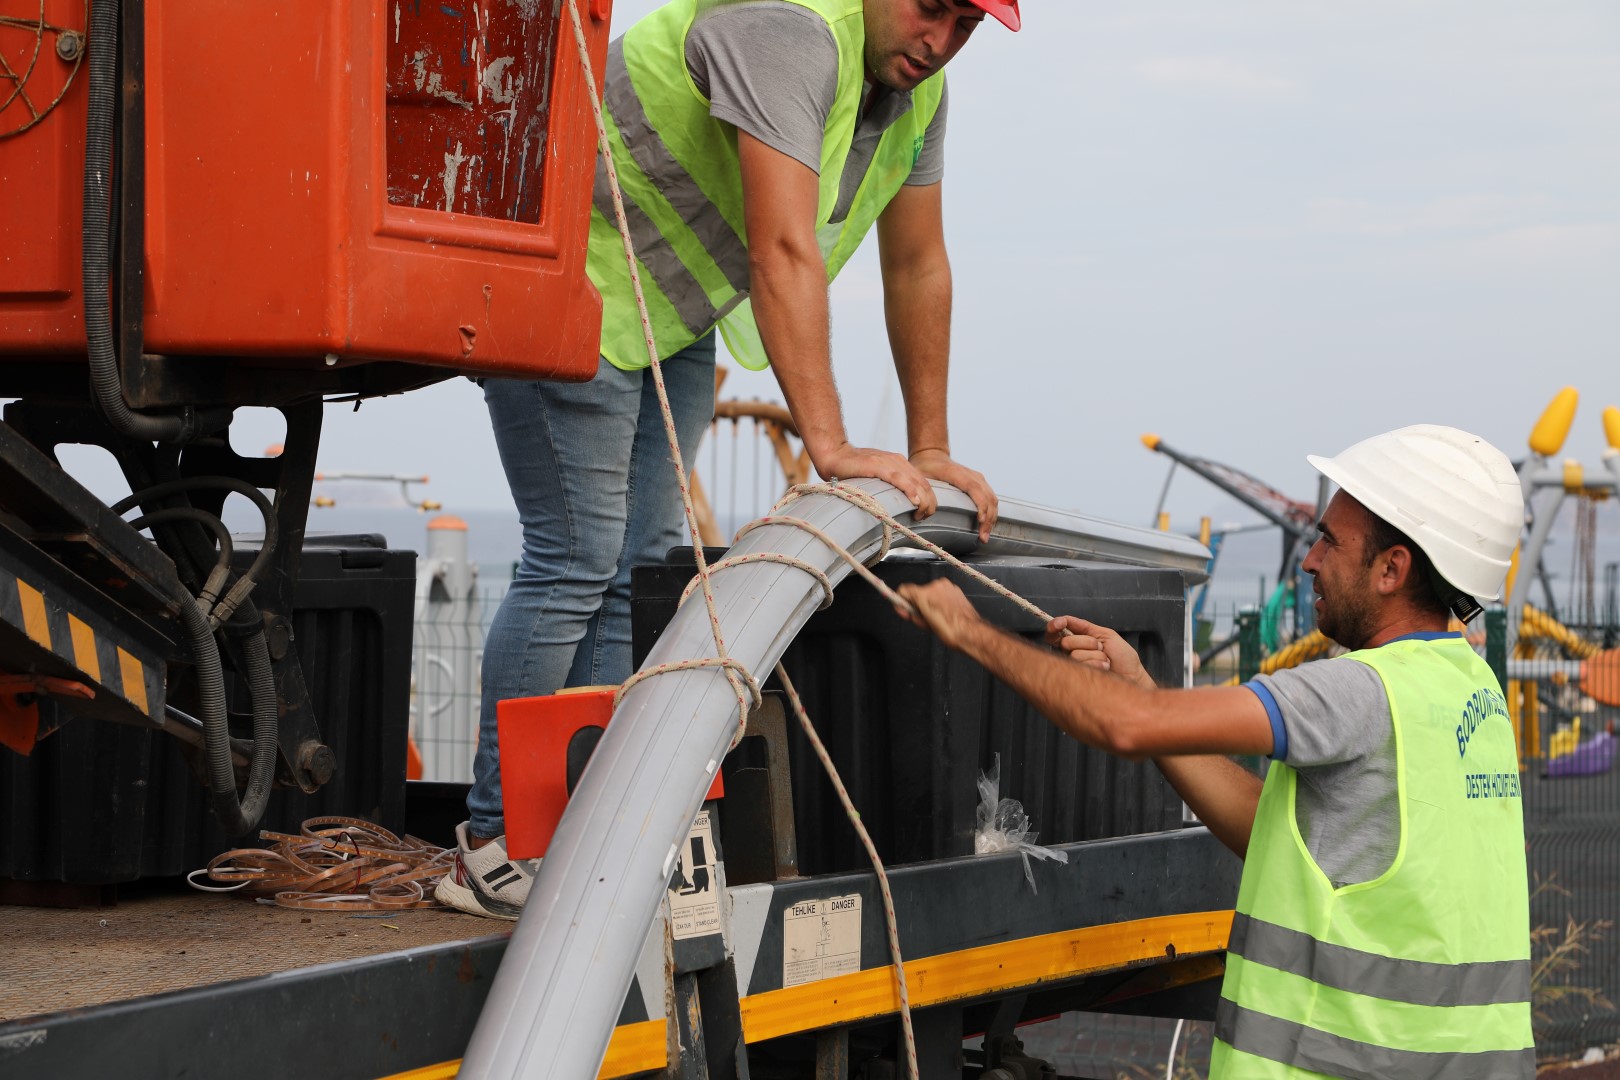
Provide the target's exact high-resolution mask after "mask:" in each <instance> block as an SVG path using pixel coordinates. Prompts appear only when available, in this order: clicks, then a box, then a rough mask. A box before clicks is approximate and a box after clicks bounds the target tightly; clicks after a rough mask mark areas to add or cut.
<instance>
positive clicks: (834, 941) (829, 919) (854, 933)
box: [782, 895, 861, 990]
mask: <svg viewBox="0 0 1620 1080" xmlns="http://www.w3.org/2000/svg"><path fill="white" fill-rule="evenodd" d="M859 970H861V898H860V897H859V896H858V895H857V896H834V897H831V898H830V899H827V900H806V901H804V902H803V903H799V904H794V905H793V906H792V907H790V908H788V909H787V910H786V911H784V912H782V988H783V989H784V990H785V989H786V988H788V987H790V986H798V985H799V984H800V983H807V982H815V981H816V980H817V979H828V978H831V977H832V976H834V975H848V974H849V973H850V972H852V971H859Z"/></svg>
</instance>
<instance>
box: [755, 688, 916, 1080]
mask: <svg viewBox="0 0 1620 1080" xmlns="http://www.w3.org/2000/svg"><path fill="white" fill-rule="evenodd" d="M776 677H777V678H778V679H781V680H782V689H783V690H784V691H786V692H787V699H788V703H789V704H790V705H792V706H793V715H794V716H797V717H798V718H799V726H800V727H802V728H804V734H805V737H806V738H808V739H809V740H810V745H811V746H812V747H813V748H814V749H815V751H816V757H817V758H818V759H820V761H821V767H822V768H823V769H825V770H827V778H828V779H829V780H831V781H832V785H833V790H834V791H836V792H837V793H838V801H839V802H840V803H842V804H843V806H844V813H845V814H847V815H849V823H850V824H851V825H853V826H855V835H857V836H859V837H860V838H861V846H862V847H864V848H866V857H867V858H869V859H871V860H872V866H873V867H874V868H875V869H876V870H877V880H878V891H879V892H880V893H881V894H882V895H883V925H884V929H885V930H887V931H888V933H889V955H890V956H892V957H894V982H895V988H896V989H897V991H898V992H899V995H900V1026H901V1029H902V1030H903V1031H904V1033H905V1044H906V1069H907V1070H908V1071H907V1073H906V1075H907V1076H909V1077H911V1080H917V1076H918V1072H917V1039H916V1036H915V1034H914V1033H913V1032H912V1030H911V998H910V996H909V995H908V994H907V993H906V962H905V960H903V959H902V958H901V956H900V920H899V919H897V918H896V917H895V914H894V894H893V893H891V892H890V891H889V874H888V872H887V871H886V870H884V869H883V860H882V859H880V858H878V852H877V845H876V844H874V843H872V834H871V833H869V832H867V831H866V825H865V824H864V823H863V822H862V821H861V815H860V811H858V810H856V809H855V803H854V801H853V800H851V799H850V797H849V789H847V788H846V787H844V781H843V780H842V779H841V778H840V777H839V775H838V769H837V767H835V766H834V765H833V761H832V756H831V755H829V754H828V753H827V747H826V746H825V745H824V744H823V743H822V741H821V736H820V735H818V734H817V733H816V726H815V725H814V724H812V723H811V722H810V714H809V713H807V712H806V711H805V709H804V702H803V701H801V700H799V691H798V690H796V689H795V688H794V686H793V680H792V679H790V678H788V673H787V668H785V667H783V666H782V665H781V664H777V665H776Z"/></svg>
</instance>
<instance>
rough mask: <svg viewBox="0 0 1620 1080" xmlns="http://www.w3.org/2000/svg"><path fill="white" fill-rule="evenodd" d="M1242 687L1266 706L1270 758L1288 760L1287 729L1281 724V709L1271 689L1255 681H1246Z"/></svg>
mask: <svg viewBox="0 0 1620 1080" xmlns="http://www.w3.org/2000/svg"><path fill="white" fill-rule="evenodd" d="M1243 689H1245V690H1247V691H1249V692H1250V693H1251V694H1253V695H1254V696H1255V697H1257V698H1259V699H1260V704H1262V705H1264V706H1265V707H1266V717H1267V719H1269V720H1270V721H1271V760H1273V761H1287V760H1288V729H1287V728H1286V727H1284V726H1283V718H1282V710H1281V709H1279V708H1278V707H1277V699H1276V698H1275V697H1273V696H1272V695H1271V691H1270V690H1269V689H1267V688H1266V687H1265V686H1262V685H1261V684H1260V683H1257V682H1246V683H1244V684H1243Z"/></svg>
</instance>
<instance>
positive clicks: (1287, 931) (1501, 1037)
mask: <svg viewBox="0 0 1620 1080" xmlns="http://www.w3.org/2000/svg"><path fill="white" fill-rule="evenodd" d="M1309 460H1310V462H1311V464H1312V465H1314V466H1315V467H1316V468H1317V469H1319V470H1320V471H1321V472H1322V473H1323V474H1325V475H1326V476H1327V477H1328V478H1329V479H1330V480H1332V481H1334V482H1335V483H1336V484H1338V486H1339V491H1338V493H1337V494H1336V495H1335V496H1334V498H1333V500H1332V502H1331V503H1330V504H1329V505H1328V507H1327V510H1326V512H1325V513H1324V514H1323V516H1322V520H1321V522H1320V535H1319V537H1318V539H1317V540H1316V542H1315V544H1314V546H1313V547H1312V548H1311V551H1310V554H1309V556H1308V557H1307V558H1306V559H1305V561H1304V563H1303V568H1304V570H1305V571H1306V572H1307V573H1309V574H1311V575H1312V576H1313V577H1314V579H1315V592H1316V594H1317V596H1316V604H1315V609H1316V614H1317V621H1318V625H1319V627H1320V629H1321V630H1322V632H1323V633H1324V634H1326V635H1327V636H1328V637H1330V638H1332V639H1333V640H1334V641H1336V642H1337V643H1339V644H1340V645H1342V646H1343V647H1345V648H1346V649H1349V650H1350V652H1348V653H1347V654H1345V655H1342V656H1339V657H1337V658H1334V659H1328V660H1320V661H1316V662H1314V663H1310V664H1306V665H1304V666H1302V667H1300V668H1297V669H1294V670H1291V671H1279V672H1277V673H1275V674H1273V675H1269V676H1265V675H1262V676H1259V677H1257V678H1256V679H1255V680H1254V681H1252V682H1250V683H1248V684H1246V685H1245V686H1242V687H1230V688H1227V687H1220V688H1216V687H1207V688H1199V689H1179V690H1168V689H1165V690H1161V689H1156V688H1155V687H1154V685H1153V682H1152V680H1151V679H1150V678H1148V676H1147V675H1146V674H1145V672H1144V671H1143V669H1142V665H1141V663H1140V661H1139V660H1138V658H1137V655H1136V653H1135V651H1134V650H1133V649H1132V648H1131V647H1130V646H1129V645H1128V644H1126V642H1125V641H1124V640H1123V639H1122V638H1121V637H1120V636H1119V634H1117V633H1115V632H1114V631H1112V630H1110V629H1107V628H1105V627H1101V626H1097V625H1095V624H1093V623H1090V622H1087V621H1085V620H1083V619H1077V618H1073V617H1063V618H1058V619H1054V620H1053V622H1052V623H1051V625H1050V626H1049V627H1048V629H1047V641H1048V643H1049V644H1051V645H1053V646H1055V647H1056V648H1057V649H1059V650H1062V651H1064V652H1067V653H1068V655H1069V657H1071V658H1073V659H1075V660H1079V661H1081V663H1072V662H1070V660H1069V659H1066V658H1065V657H1064V656H1062V655H1061V654H1060V653H1059V652H1054V651H1049V650H1044V649H1041V648H1039V647H1038V646H1035V645H1031V644H1029V643H1027V642H1024V641H1023V640H1021V639H1019V638H1016V637H1013V636H1011V635H1009V634H1006V633H1004V632H1002V631H1000V630H997V629H995V628H994V627H992V626H991V625H990V624H989V623H987V622H985V621H984V620H983V619H981V618H980V617H979V616H978V614H977V613H976V612H975V611H974V609H973V607H972V605H971V604H970V603H969V602H968V600H967V599H966V597H964V596H963V595H962V593H961V591H960V590H959V589H957V588H956V586H954V585H952V584H951V583H950V582H946V581H940V582H934V583H932V584H929V585H925V586H915V585H908V586H903V587H902V588H901V590H900V592H901V595H902V596H903V597H905V599H906V600H907V601H909V602H910V603H911V604H912V605H913V607H914V610H913V611H912V612H910V613H907V614H909V617H910V618H912V619H913V620H914V621H916V622H918V623H919V624H921V625H924V626H926V627H928V628H930V629H932V630H933V631H934V632H935V633H936V634H937V635H938V636H939V638H940V639H941V640H942V641H943V642H944V643H945V644H947V645H949V646H950V647H952V648H954V649H958V650H960V651H961V652H963V653H966V654H967V655H968V656H971V657H973V658H975V659H977V660H978V661H979V662H980V663H982V664H983V665H984V666H985V667H986V668H988V669H989V670H990V672H991V673H992V674H994V675H996V676H997V677H998V678H1001V679H1003V680H1005V681H1006V682H1007V683H1009V684H1010V685H1011V686H1012V687H1013V688H1014V689H1016V690H1017V691H1018V692H1019V693H1021V694H1022V695H1023V696H1024V697H1025V698H1027V699H1028V700H1029V701H1030V702H1031V703H1032V704H1033V705H1035V707H1036V708H1038V709H1039V710H1040V711H1041V712H1042V713H1043V714H1044V715H1046V716H1047V717H1048V718H1049V719H1050V720H1051V721H1052V722H1053V723H1055V724H1057V725H1058V726H1059V727H1061V728H1062V729H1063V730H1065V731H1067V732H1068V733H1069V734H1071V735H1073V736H1074V737H1075V738H1077V739H1079V740H1080V741H1081V742H1084V743H1086V744H1088V745H1091V746H1095V747H1100V748H1102V749H1104V750H1108V751H1110V752H1112V753H1116V754H1120V755H1123V756H1125V757H1131V758H1143V757H1151V758H1153V759H1154V760H1155V761H1156V762H1157V763H1158V765H1159V767H1160V769H1161V770H1162V771H1163V772H1164V775H1165V776H1166V777H1167V778H1168V779H1169V781H1170V782H1171V783H1172V784H1173V785H1174V786H1175V788H1176V790H1177V791H1178V792H1180V794H1181V796H1182V798H1184V799H1185V800H1186V802H1187V804H1188V805H1189V806H1190V807H1191V808H1192V809H1193V810H1194V811H1195V812H1196V813H1197V814H1198V816H1199V818H1200V819H1201V820H1202V821H1203V822H1204V823H1205V824H1206V825H1207V826H1208V827H1209V828H1210V830H1211V831H1212V832H1213V833H1214V834H1215V835H1216V836H1217V837H1219V838H1220V839H1221V840H1222V841H1223V842H1224V843H1226V845H1227V846H1228V847H1230V848H1231V849H1232V850H1233V851H1235V852H1237V854H1238V855H1239V856H1241V857H1242V858H1243V860H1244V865H1243V880H1242V884H1241V885H1240V887H1239V890H1238V900H1237V910H1236V914H1235V918H1234V920H1233V924H1232V935H1231V940H1230V942H1229V945H1228V950H1227V968H1226V978H1225V983H1224V984H1223V986H1222V991H1221V1000H1220V1004H1219V1007H1218V1010H1217V1012H1216V1017H1215V1038H1216V1045H1215V1049H1214V1053H1213V1057H1212V1068H1211V1076H1212V1077H1243V1078H1249V1077H1258V1078H1270V1077H1301V1076H1323V1075H1325V1076H1342V1077H1358V1078H1366V1080H1373V1078H1377V1080H1400V1078H1404V1077H1412V1078H1417V1077H1423V1078H1436V1077H1440V1078H1456V1080H1465V1078H1466V1080H1520V1078H1526V1080H1528V1078H1530V1077H1533V1076H1534V1075H1535V1052H1534V1046H1533V1041H1532V1036H1531V1028H1530V937H1529V897H1528V890H1527V887H1526V880H1525V857H1524V818H1523V812H1522V809H1521V803H1520V798H1519V769H1518V759H1517V755H1516V751H1515V745H1514V739H1513V732H1512V727H1511V724H1510V722H1509V719H1508V715H1507V709H1506V703H1505V701H1504V699H1503V695H1502V689H1501V687H1500V686H1499V685H1498V683H1497V680H1496V678H1495V676H1494V675H1493V674H1492V672H1491V670H1490V668H1489V667H1487V666H1486V664H1485V662H1484V661H1483V660H1481V659H1480V657H1479V656H1478V655H1477V654H1476V653H1475V652H1474V650H1473V649H1472V647H1471V646H1470V645H1469V644H1468V642H1467V641H1466V640H1464V638H1463V636H1462V635H1461V634H1457V633H1449V632H1447V627H1448V625H1449V618H1448V616H1449V615H1450V614H1452V613H1456V614H1458V615H1459V616H1460V617H1464V620H1465V621H1466V617H1467V616H1468V615H1471V614H1474V613H1477V612H1478V610H1479V606H1478V604H1477V603H1476V600H1477V599H1478V600H1483V599H1492V600H1494V599H1496V598H1498V597H1499V596H1500V595H1501V588H1502V581H1503V577H1504V576H1505V574H1506V572H1507V569H1508V563H1509V560H1510V558H1511V555H1512V552H1513V549H1514V546H1515V544H1516V542H1517V540H1518V536H1519V532H1520V529H1521V528H1522V527H1523V523H1524V503H1523V498H1522V495H1521V492H1520V486H1519V480H1518V477H1517V476H1516V475H1515V473H1514V470H1513V467H1512V465H1511V464H1510V463H1509V461H1508V459H1507V458H1506V457H1505V456H1504V455H1503V454H1502V453H1501V452H1500V451H1498V450H1497V449H1495V448H1494V447H1492V446H1490V445H1489V444H1488V443H1486V442H1485V441H1484V440H1482V439H1480V438H1478V437H1476V436H1473V435H1470V434H1468V433H1467V432H1463V431H1459V430H1457V429H1455V428H1449V427H1438V426H1431V425H1419V426H1416V427H1409V428H1402V429H1400V430H1398V431H1392V432H1389V433H1387V434H1384V435H1378V436H1375V437H1373V438H1371V439H1367V440H1365V441H1363V442H1360V443H1357V444H1356V445H1355V446H1352V447H1350V448H1349V449H1348V450H1346V451H1344V452H1343V453H1342V454H1340V455H1338V456H1337V457H1334V458H1318V457H1314V456H1313V457H1311V458H1310V459H1309ZM1228 754H1267V755H1270V757H1271V765H1270V768H1269V769H1268V771H1267V773H1266V778H1265V781H1264V783H1263V784H1262V782H1261V781H1260V780H1259V779H1258V778H1257V777H1255V776H1254V775H1253V774H1252V773H1250V772H1248V771H1247V770H1245V769H1243V768H1242V767H1240V766H1239V765H1237V764H1236V763H1235V762H1233V761H1231V760H1230V759H1229V758H1228V757H1225V756H1224V755H1228Z"/></svg>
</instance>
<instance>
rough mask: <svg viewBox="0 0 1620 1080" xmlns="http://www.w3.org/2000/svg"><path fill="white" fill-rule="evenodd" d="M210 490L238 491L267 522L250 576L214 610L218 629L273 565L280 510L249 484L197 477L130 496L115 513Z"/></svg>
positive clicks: (114, 505) (241, 581)
mask: <svg viewBox="0 0 1620 1080" xmlns="http://www.w3.org/2000/svg"><path fill="white" fill-rule="evenodd" d="M209 488H213V489H216V490H217V489H220V488H223V489H225V490H226V491H234V492H235V493H236V494H238V495H242V496H244V497H246V498H247V499H248V500H249V501H251V502H252V503H253V505H254V506H255V507H257V508H258V511H259V516H260V517H261V518H262V519H263V520H264V543H263V544H261V545H260V546H259V553H258V555H256V556H254V558H253V565H252V566H250V567H248V571H247V573H245V574H243V575H242V577H241V579H240V580H238V581H237V583H236V584H235V585H233V586H232V587H231V590H230V591H229V592H228V593H226V594H225V596H224V598H223V599H221V600H220V601H219V603H218V604H216V605H215V606H214V611H213V614H212V618H213V621H214V623H215V625H219V624H221V623H223V622H225V620H227V619H229V618H230V617H231V613H232V612H234V611H235V610H236V609H237V607H239V606H240V605H241V603H242V601H243V600H245V599H247V596H248V594H249V593H251V592H252V591H253V586H254V585H256V584H258V580H259V574H260V573H262V572H263V570H264V566H265V564H266V563H267V562H269V560H270V556H271V555H273V554H274V553H275V550H276V530H277V526H278V524H279V519H278V518H277V517H276V508H275V507H274V506H273V505H271V502H270V500H269V499H268V498H266V497H265V494H264V492H262V491H260V490H259V489H258V488H256V487H254V486H253V485H252V484H250V483H248V482H247V481H246V480H238V479H236V478H235V477H234V476H193V477H188V478H186V479H184V480H169V481H166V482H164V483H161V484H155V485H153V486H152V487H148V488H142V489H141V490H140V491H137V492H135V493H134V494H132V495H127V496H125V497H124V498H122V499H120V500H119V501H118V502H116V503H114V504H113V512H114V513H115V514H123V513H125V512H127V511H128V510H129V509H130V508H131V507H133V506H135V505H136V504H137V503H140V504H144V503H146V502H147V501H148V500H151V499H161V498H165V497H167V496H170V495H179V494H182V493H184V492H187V491H197V490H199V489H204V490H206V489H209Z"/></svg>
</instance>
